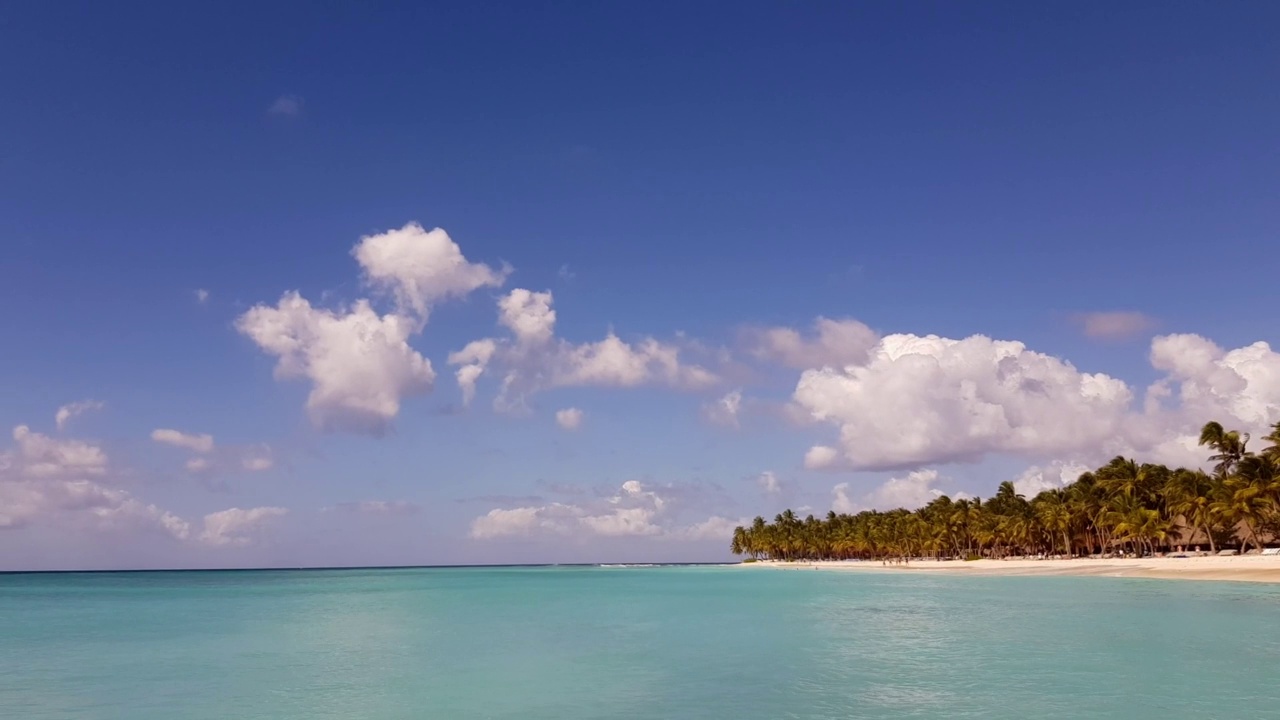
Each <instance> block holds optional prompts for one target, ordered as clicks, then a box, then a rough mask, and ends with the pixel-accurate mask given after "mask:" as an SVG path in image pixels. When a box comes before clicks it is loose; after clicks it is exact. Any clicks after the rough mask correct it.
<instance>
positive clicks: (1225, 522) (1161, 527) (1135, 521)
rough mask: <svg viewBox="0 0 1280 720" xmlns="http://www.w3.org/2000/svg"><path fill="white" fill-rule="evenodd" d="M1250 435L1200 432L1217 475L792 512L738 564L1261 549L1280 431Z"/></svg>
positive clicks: (753, 531) (1278, 502)
mask: <svg viewBox="0 0 1280 720" xmlns="http://www.w3.org/2000/svg"><path fill="white" fill-rule="evenodd" d="M1249 440H1250V437H1249V435H1248V434H1247V433H1241V432H1238V431H1235V430H1226V429H1225V428H1223V426H1222V425H1221V424H1219V423H1217V422H1210V423H1207V424H1206V425H1205V426H1204V428H1203V429H1202V430H1201V432H1200V445H1201V446H1203V447H1206V448H1207V449H1209V450H1210V451H1212V453H1213V454H1212V455H1210V456H1209V460H1210V462H1212V463H1214V465H1213V470H1212V472H1208V473H1206V472H1204V471H1202V470H1190V469H1187V468H1175V469H1170V468H1168V467H1166V466H1164V465H1158V464H1152V463H1138V462H1137V461H1135V460H1132V459H1129V458H1125V457H1116V458H1115V459H1113V460H1112V461H1111V462H1109V463H1107V464H1106V465H1104V466H1102V467H1100V468H1098V469H1097V470H1093V471H1090V472H1086V473H1083V474H1082V475H1080V477H1079V478H1077V479H1076V480H1075V481H1074V482H1072V483H1071V484H1069V485H1066V486H1064V487H1062V488H1054V489H1051V490H1045V491H1043V492H1041V493H1039V494H1037V495H1036V496H1035V497H1033V498H1032V499H1030V500H1027V499H1026V498H1025V497H1024V496H1022V495H1020V494H1018V492H1017V490H1016V489H1015V488H1014V485H1013V483H1011V482H1003V483H1001V484H1000V486H999V488H998V489H997V490H996V494H995V496H994V497H992V498H990V499H988V500H983V499H982V498H972V499H969V498H963V499H958V500H952V499H951V498H949V497H947V496H945V495H944V496H941V497H938V498H935V499H934V500H933V501H931V502H930V503H929V504H927V505H925V506H924V507H922V508H919V509H917V510H907V509H905V508H899V509H897V510H889V511H877V510H866V511H863V512H859V513H857V514H854V515H849V514H838V513H836V512H834V511H832V512H830V513H827V516H826V518H825V519H818V518H815V517H814V516H812V515H809V516H808V517H805V518H803V519H801V518H799V517H797V516H796V514H795V513H794V512H792V511H791V510H786V511H785V512H783V513H781V514H779V515H778V516H777V517H775V518H774V520H773V522H772V523H770V522H766V521H765V519H764V518H763V517H757V518H755V520H754V521H753V522H752V523H751V525H750V526H749V527H738V528H735V529H734V532H733V539H732V541H731V544H730V549H731V550H732V552H733V553H734V554H735V555H745V556H747V557H749V558H752V559H762V558H768V559H774V560H849V559H866V560H885V559H899V558H913V557H936V558H1002V557H1009V556H1012V555H1040V554H1045V555H1066V556H1069V557H1070V556H1075V555H1079V554H1086V555H1093V554H1097V553H1110V552H1118V551H1123V552H1133V553H1137V554H1146V553H1153V552H1156V551H1157V550H1158V549H1165V548H1171V547H1173V546H1174V545H1183V546H1191V545H1198V546H1208V549H1209V550H1210V551H1211V552H1217V551H1218V549H1219V548H1220V547H1223V546H1231V547H1233V548H1234V547H1238V548H1239V550H1240V552H1242V553H1243V552H1245V551H1247V550H1248V549H1249V548H1262V547H1263V546H1264V539H1267V538H1270V539H1275V538H1278V537H1280V423H1276V424H1275V425H1274V426H1273V427H1272V430H1271V433H1270V434H1269V435H1267V436H1266V437H1265V438H1263V440H1264V441H1266V442H1268V443H1269V445H1268V446H1267V447H1265V448H1263V449H1262V450H1261V452H1258V453H1253V452H1251V451H1249V450H1248V448H1247V446H1248V444H1249Z"/></svg>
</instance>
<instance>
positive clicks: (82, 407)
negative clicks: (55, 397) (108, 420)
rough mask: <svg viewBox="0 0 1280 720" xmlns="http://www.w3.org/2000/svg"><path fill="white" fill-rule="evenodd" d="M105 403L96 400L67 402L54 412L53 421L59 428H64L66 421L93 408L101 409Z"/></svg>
mask: <svg viewBox="0 0 1280 720" xmlns="http://www.w3.org/2000/svg"><path fill="white" fill-rule="evenodd" d="M104 407H106V405H105V404H104V403H102V402H100V401H98V400H81V401H79V402H73V403H68V404H66V405H63V406H62V407H60V408H58V412H56V413H54V416H53V421H54V423H55V424H57V426H58V429H59V430H65V429H66V428H67V423H69V422H71V420H72V419H74V418H77V417H80V416H81V415H83V414H85V413H87V412H91V411H94V410H101V409H102V408H104Z"/></svg>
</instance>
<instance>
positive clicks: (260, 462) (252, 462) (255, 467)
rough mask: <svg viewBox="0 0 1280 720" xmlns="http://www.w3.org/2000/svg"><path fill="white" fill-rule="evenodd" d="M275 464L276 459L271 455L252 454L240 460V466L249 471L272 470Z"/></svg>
mask: <svg viewBox="0 0 1280 720" xmlns="http://www.w3.org/2000/svg"><path fill="white" fill-rule="evenodd" d="M274 465H275V460H273V459H271V457H270V456H267V455H251V456H248V457H245V458H242V459H241V461H240V466H241V467H243V468H244V469H245V470H248V471H249V472H262V471H263V470H270V469H271V468H272V466H274Z"/></svg>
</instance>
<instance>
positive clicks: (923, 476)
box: [866, 470, 943, 510]
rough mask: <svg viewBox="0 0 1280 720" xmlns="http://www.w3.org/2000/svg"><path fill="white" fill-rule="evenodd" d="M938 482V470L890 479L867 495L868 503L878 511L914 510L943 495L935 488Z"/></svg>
mask: <svg viewBox="0 0 1280 720" xmlns="http://www.w3.org/2000/svg"><path fill="white" fill-rule="evenodd" d="M937 481H938V471H937V470H915V471H913V472H910V473H907V475H906V477H894V478H889V479H888V480H886V481H885V483H884V484H883V485H881V486H880V487H878V488H876V489H875V490H872V491H871V492H870V493H868V494H867V497H866V503H867V504H868V505H869V506H871V507H872V508H874V509H876V510H892V509H894V508H900V507H901V508H907V509H908V510H914V509H916V508H918V507H923V506H924V505H926V504H928V503H929V501H931V500H933V499H934V498H937V497H941V496H942V495H943V492H942V490H939V489H938V488H937V487H936V486H935V485H936V483H937Z"/></svg>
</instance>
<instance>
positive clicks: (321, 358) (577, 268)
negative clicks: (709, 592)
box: [0, 1, 1280, 570]
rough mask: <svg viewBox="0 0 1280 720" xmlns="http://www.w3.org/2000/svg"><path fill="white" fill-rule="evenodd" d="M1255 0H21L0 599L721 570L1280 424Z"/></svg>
mask: <svg viewBox="0 0 1280 720" xmlns="http://www.w3.org/2000/svg"><path fill="white" fill-rule="evenodd" d="M1277 22H1280V6H1276V5H1275V4H1273V3H1264V2H1227V3H1221V2H1215V3H1210V2H1190V1H1188V2H1181V3H1147V2H1130V3H1123V4H1120V5H1116V4H1103V3H1085V4H1079V3H1035V4H1029V3H1015V2H986V3H964V4H956V3H934V2H917V3H908V4H901V3H898V4H887V3H793V2H781V1H778V2H734V3H722V2H698V3H666V2H658V3H567V2H542V3H527V2H520V3H492V2H475V3H433V4H424V3H413V4H410V3H386V4H380V5H374V4H369V3H325V4H318V3H269V4H265V5H263V4H257V5H251V4H232V5H219V6H216V7H215V6H213V5H207V6H195V5H191V4H189V3H188V4H174V3H158V2H157V3H149V2H133V3H124V4H120V3H114V4H104V3H75V2H64V3H35V2H27V3H10V4H7V5H6V6H5V7H4V8H0V303H3V305H4V307H6V308H7V312H5V313H4V314H3V317H2V319H0V338H3V345H2V349H0V426H2V427H3V429H4V435H3V439H0V569H8V570H14V569H78V568H86V569H107V568H152V567H261V566H271V567H294V566H348V565H395V564H473V563H474V564H479V563H526V562H645V561H720V560H727V559H729V558H730V556H729V553H728V536H729V534H730V532H731V531H732V528H733V527H734V526H735V525H737V524H740V523H743V522H747V521H749V520H750V518H752V517H754V516H756V515H764V516H765V517H767V518H771V517H772V516H773V515H775V514H776V513H778V512H780V511H781V510H782V509H784V508H788V507H789V508H793V509H796V510H797V511H798V512H801V513H802V514H803V513H810V512H811V513H814V514H817V515H821V514H825V513H826V512H828V511H829V510H836V511H838V512H856V511H858V510H862V509H868V508H879V509H885V508H891V507H897V506H906V507H915V506H919V505H921V504H923V503H924V502H927V501H928V500H930V499H932V498H933V497H936V496H937V495H939V494H943V493H945V494H947V495H948V496H950V497H953V498H954V497H965V496H990V495H991V494H993V493H994V490H995V487H996V486H997V485H998V484H999V483H1000V482H1002V481H1005V480H1011V481H1015V483H1016V484H1017V486H1018V488H1019V489H1020V490H1021V491H1023V492H1025V493H1027V494H1034V493H1035V492H1038V491H1040V490H1043V489H1046V488H1051V487H1054V486H1057V485H1060V484H1062V483H1065V482H1069V481H1071V480H1073V479H1074V478H1075V476H1076V475H1078V473H1079V472H1080V471H1081V470H1082V469H1083V468H1087V467H1091V466H1096V465H1097V464H1100V463H1102V462H1105V461H1106V460H1108V459H1109V458H1110V457H1113V456H1115V455H1117V454H1124V455H1126V456H1130V457H1136V458H1138V459H1140V460H1145V461H1153V462H1165V463H1169V464H1173V465H1186V466H1195V465H1198V464H1201V463H1203V461H1204V456H1205V455H1206V453H1205V452H1204V451H1203V449H1201V448H1197V447H1196V446H1195V435H1196V433H1197V430H1198V428H1199V426H1200V425H1201V424H1203V423H1204V422H1205V421H1207V420H1211V419H1213V420H1218V421H1220V422H1222V423H1223V424H1224V425H1227V426H1228V427H1233V428H1239V429H1241V430H1244V431H1248V432H1252V433H1254V434H1255V437H1257V435H1258V433H1260V432H1264V431H1265V428H1267V427H1268V426H1269V425H1270V424H1271V423H1273V422H1277V421H1280V350H1278V349H1275V348H1280V345H1278V343H1280V337H1278V336H1277V332H1278V331H1277V328H1278V327H1280V326H1278V325H1277V323H1276V317H1275V313H1276V307H1277V298H1278V297H1280V292H1278V290H1277V284H1276V278H1277V277H1280V252H1277V251H1276V248H1277V247H1278V245H1277V237H1276V235H1277V227H1278V226H1280V222H1278V221H1280V205H1277V203H1276V198H1277V197H1280V192H1278V191H1280V152H1278V150H1280V146H1278V142H1277V135H1276V128H1277V127H1280V93H1278V92H1277V88H1280V82H1278V80H1280V77H1278V76H1280V45H1277V44H1276V43H1275V41H1274V28H1275V27H1276V26H1277Z"/></svg>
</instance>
